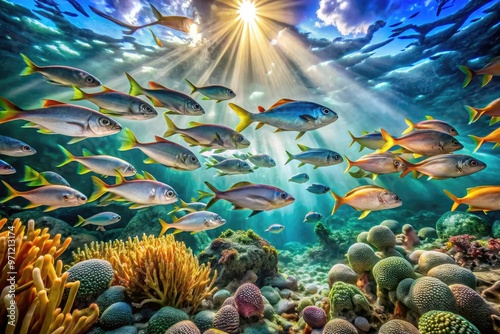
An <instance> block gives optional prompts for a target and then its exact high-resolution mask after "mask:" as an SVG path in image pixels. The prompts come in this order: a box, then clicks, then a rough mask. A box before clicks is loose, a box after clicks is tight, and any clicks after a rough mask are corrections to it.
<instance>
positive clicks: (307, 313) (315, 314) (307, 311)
mask: <svg viewBox="0 0 500 334" xmlns="http://www.w3.org/2000/svg"><path fill="white" fill-rule="evenodd" d="M302 318H303V319H304V321H305V322H306V324H308V325H309V326H311V327H312V328H322V327H323V326H325V325H326V323H327V322H328V319H327V316H326V313H325V311H324V310H323V309H321V308H319V307H316V306H307V307H306V308H304V310H303V311H302Z"/></svg>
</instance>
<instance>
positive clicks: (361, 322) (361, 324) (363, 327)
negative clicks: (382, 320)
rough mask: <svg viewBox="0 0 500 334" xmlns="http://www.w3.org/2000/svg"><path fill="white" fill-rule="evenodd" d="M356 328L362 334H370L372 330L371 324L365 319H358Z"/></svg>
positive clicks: (355, 323)
mask: <svg viewBox="0 0 500 334" xmlns="http://www.w3.org/2000/svg"><path fill="white" fill-rule="evenodd" d="M354 326H355V327H356V328H357V329H359V330H360V331H362V332H368V331H369V330H370V323H369V322H368V320H366V318H365V317H356V318H355V319H354Z"/></svg>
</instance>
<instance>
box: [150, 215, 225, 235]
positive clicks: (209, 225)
mask: <svg viewBox="0 0 500 334" xmlns="http://www.w3.org/2000/svg"><path fill="white" fill-rule="evenodd" d="M172 218H173V223H171V224H168V223H167V222H166V221H164V220H163V219H161V218H159V220H160V224H161V232H160V236H162V235H163V234H165V233H166V232H167V231H168V230H169V229H171V228H174V229H175V231H174V233H173V234H177V233H180V232H191V234H195V233H198V232H201V231H207V230H212V229H214V228H217V227H219V226H222V225H224V224H225V223H226V220H225V219H222V217H221V216H219V215H218V214H216V213H214V212H210V211H198V212H192V213H189V214H187V215H185V216H184V217H182V218H180V219H179V218H177V217H175V216H172Z"/></svg>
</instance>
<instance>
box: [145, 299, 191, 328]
mask: <svg viewBox="0 0 500 334" xmlns="http://www.w3.org/2000/svg"><path fill="white" fill-rule="evenodd" d="M183 320H189V316H188V315H187V313H186V312H184V311H181V310H179V309H176V308H173V307H171V306H165V307H162V308H161V309H159V310H158V311H157V312H156V313H155V314H154V315H153V316H152V317H151V319H149V322H148V329H147V331H146V333H147V334H164V333H165V331H166V330H167V329H168V328H170V327H171V326H172V325H174V324H176V323H178V322H181V321H183Z"/></svg>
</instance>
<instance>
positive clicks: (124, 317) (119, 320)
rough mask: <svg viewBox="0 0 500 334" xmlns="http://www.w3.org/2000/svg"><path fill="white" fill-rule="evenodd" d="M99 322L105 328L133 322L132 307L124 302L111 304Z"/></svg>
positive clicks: (114, 327) (113, 327)
mask: <svg viewBox="0 0 500 334" xmlns="http://www.w3.org/2000/svg"><path fill="white" fill-rule="evenodd" d="M99 324H100V325H101V327H102V328H105V329H116V328H119V327H122V326H126V325H131V324H132V308H131V307H130V305H129V304H127V303H124V302H118V303H114V304H112V305H111V306H109V307H108V308H107V309H106V310H105V311H104V312H103V313H102V316H101V319H100V320H99Z"/></svg>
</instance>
